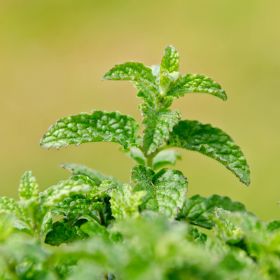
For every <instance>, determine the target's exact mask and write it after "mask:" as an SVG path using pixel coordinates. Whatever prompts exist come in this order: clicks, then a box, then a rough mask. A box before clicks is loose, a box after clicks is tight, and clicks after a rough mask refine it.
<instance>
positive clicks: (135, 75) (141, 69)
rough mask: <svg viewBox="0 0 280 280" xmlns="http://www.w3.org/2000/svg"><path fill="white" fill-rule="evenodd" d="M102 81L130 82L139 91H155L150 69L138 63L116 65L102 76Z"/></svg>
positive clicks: (153, 78)
mask: <svg viewBox="0 0 280 280" xmlns="http://www.w3.org/2000/svg"><path fill="white" fill-rule="evenodd" d="M104 79H106V80H123V81H131V82H133V83H134V84H135V86H136V87H137V88H138V89H139V90H143V91H149V92H155V91H156V85H155V76H154V75H153V73H152V69H151V68H148V67H146V66H145V65H144V64H142V63H139V62H127V63H123V64H118V65H116V66H114V67H113V68H112V69H111V70H109V71H108V72H107V73H106V74H105V75H104Z"/></svg>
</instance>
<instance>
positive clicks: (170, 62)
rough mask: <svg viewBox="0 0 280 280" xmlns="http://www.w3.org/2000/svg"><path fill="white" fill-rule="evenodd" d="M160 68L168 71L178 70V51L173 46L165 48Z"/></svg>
mask: <svg viewBox="0 0 280 280" xmlns="http://www.w3.org/2000/svg"><path fill="white" fill-rule="evenodd" d="M160 68H161V70H166V71H168V72H169V73H172V72H175V71H178V70H179V53H178V52H177V50H176V49H175V48H174V47H173V46H168V47H166V48H165V50H164V55H163V57H162V60H161V64H160Z"/></svg>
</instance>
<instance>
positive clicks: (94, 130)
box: [41, 111, 138, 148]
mask: <svg viewBox="0 0 280 280" xmlns="http://www.w3.org/2000/svg"><path fill="white" fill-rule="evenodd" d="M137 128H138V125H137V123H136V121H135V120H134V119H133V118H132V117H129V116H126V115H121V114H120V113H117V112H111V113H108V112H102V111H95V112H93V113H92V114H85V113H82V114H80V115H75V116H70V117H66V118H62V119H60V120H59V121H57V123H56V124H54V125H53V126H51V127H50V129H49V130H48V132H47V133H46V134H45V135H44V136H43V139H42V140H41V145H42V146H43V147H45V148H61V147H65V146H68V145H71V144H75V145H80V144H82V143H88V142H115V143H119V144H121V145H122V146H123V147H124V148H127V147H129V146H131V145H133V144H134V143H135V141H136V131H137Z"/></svg>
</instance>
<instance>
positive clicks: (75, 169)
mask: <svg viewBox="0 0 280 280" xmlns="http://www.w3.org/2000/svg"><path fill="white" fill-rule="evenodd" d="M61 166H62V168H64V169H65V170H68V171H70V172H71V173H72V174H73V175H84V176H87V177H89V178H90V179H91V180H93V181H94V182H95V183H96V185H100V184H101V183H102V182H103V181H105V180H109V181H114V182H117V179H115V178H113V177H112V176H108V175H104V174H102V173H101V172H99V171H97V170H95V169H92V168H89V167H87V166H85V165H81V164H76V163H64V164H62V165H61Z"/></svg>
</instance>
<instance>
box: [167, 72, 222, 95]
mask: <svg viewBox="0 0 280 280" xmlns="http://www.w3.org/2000/svg"><path fill="white" fill-rule="evenodd" d="M187 93H208V94H211V95H214V96H216V97H218V98H220V99H222V100H226V99H227V96H226V92H225V91H224V90H223V89H222V87H221V85H219V84H218V83H216V82H215V81H213V80H212V79H210V78H209V77H207V76H204V75H198V74H187V75H185V76H182V77H180V78H178V79H177V80H176V81H175V82H173V83H172V84H171V86H170V88H169V90H168V92H167V94H166V95H167V96H173V97H175V98H178V97H180V96H183V95H184V94H187Z"/></svg>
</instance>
